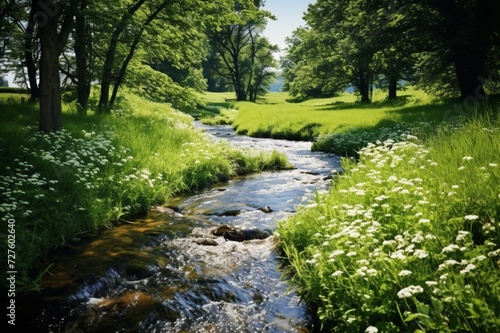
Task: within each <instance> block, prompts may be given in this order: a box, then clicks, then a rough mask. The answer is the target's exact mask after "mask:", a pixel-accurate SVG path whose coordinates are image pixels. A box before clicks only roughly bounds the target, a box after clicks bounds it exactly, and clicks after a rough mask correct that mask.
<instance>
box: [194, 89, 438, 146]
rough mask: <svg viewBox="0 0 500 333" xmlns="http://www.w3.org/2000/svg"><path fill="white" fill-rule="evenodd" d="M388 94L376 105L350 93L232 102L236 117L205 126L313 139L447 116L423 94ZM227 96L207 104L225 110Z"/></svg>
mask: <svg viewBox="0 0 500 333" xmlns="http://www.w3.org/2000/svg"><path fill="white" fill-rule="evenodd" d="M386 95H387V93H386V92H384V91H381V90H375V91H374V95H373V103H371V104H362V103H357V102H356V101H357V96H356V95H354V94H349V93H344V94H341V95H340V96H336V97H331V98H322V99H309V100H306V101H302V102H293V100H292V99H291V98H290V96H289V95H288V94H287V93H268V94H267V95H265V97H264V98H262V99H260V100H259V101H258V102H257V103H250V102H237V103H233V104H234V108H235V109H237V110H238V113H237V114H236V115H234V114H231V116H230V117H228V116H224V115H223V116H222V117H221V116H220V114H222V113H223V110H222V109H219V110H217V111H216V112H215V114H214V115H212V116H211V117H213V116H215V118H216V119H214V120H209V117H208V118H204V119H203V121H204V122H205V123H212V124H217V123H221V122H222V121H223V122H224V123H231V124H232V125H233V127H234V128H235V129H236V130H237V132H238V133H239V134H246V135H249V136H257V137H272V138H283V139H291V140H313V139H316V138H318V137H320V136H321V135H325V134H333V133H342V132H345V131H348V130H353V129H364V128H375V127H380V126H382V125H384V126H385V125H387V124H391V123H392V124H394V123H399V122H406V121H407V120H408V119H410V120H412V121H415V120H416V119H417V118H422V120H429V119H432V118H439V117H440V116H441V117H442V114H440V113H439V112H440V111H443V108H442V105H441V104H439V103H436V104H431V99H430V98H429V97H428V96H427V95H426V94H425V93H424V92H422V91H419V90H416V89H414V88H412V87H406V88H405V90H404V91H401V92H400V97H399V98H398V100H396V101H387V100H386ZM224 96H227V95H226V94H220V95H219V94H217V93H210V94H207V95H206V102H207V105H208V106H220V107H223V105H221V104H220V103H221V100H222V99H223V97H224ZM224 100H226V99H224ZM233 104H231V108H232V107H233ZM358 148H360V147H358Z"/></svg>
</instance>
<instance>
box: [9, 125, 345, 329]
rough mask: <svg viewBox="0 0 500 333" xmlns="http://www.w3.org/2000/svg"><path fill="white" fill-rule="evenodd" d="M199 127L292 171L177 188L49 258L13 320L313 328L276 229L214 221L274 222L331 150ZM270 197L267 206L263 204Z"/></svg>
mask: <svg viewBox="0 0 500 333" xmlns="http://www.w3.org/2000/svg"><path fill="white" fill-rule="evenodd" d="M197 126H198V127H200V128H201V129H203V130H204V131H205V132H207V133H208V134H209V135H210V136H213V140H214V144H216V143H217V140H228V141H229V142H231V143H232V144H234V145H237V146H241V147H247V148H257V149H263V150H273V149H276V150H279V151H281V152H284V153H286V154H287V156H288V158H289V161H290V162H291V163H292V164H293V165H294V166H295V167H296V169H294V170H286V171H279V172H263V173H260V174H254V175H250V176H245V177H238V178H235V179H232V180H230V181H229V182H227V183H222V184H217V185H215V186H213V187H211V188H209V189H206V190H204V191H202V192H200V193H198V194H196V195H192V196H186V197H179V198H176V199H175V200H173V201H171V202H169V203H168V204H167V205H166V206H165V207H157V208H155V209H153V210H152V211H151V212H150V213H149V214H148V216H147V217H145V218H141V219H137V220H135V221H130V222H131V223H126V224H124V225H122V226H120V227H117V228H114V229H111V230H108V231H106V232H104V233H103V234H102V235H101V236H99V237H97V238H95V239H93V240H92V241H90V242H86V243H82V244H79V245H77V246H75V247H73V248H70V249H65V250H64V251H61V252H60V253H58V254H56V255H55V256H54V257H53V258H51V259H50V262H51V263H52V264H53V265H52V266H51V268H50V274H47V275H46V276H45V277H44V279H43V283H42V287H43V291H42V292H43V298H33V299H32V300H30V299H25V300H23V301H22V302H21V304H20V305H19V307H18V309H17V311H18V313H21V316H22V319H21V322H19V326H18V327H23V329H25V330H29V331H32V332H179V333H180V332H196V333H198V332H200V333H203V332H214V333H215V332H217V333H226V332H227V333H232V332H248V333H254V332H276V333H278V332H280V333H283V332H302V333H305V332H311V327H312V326H313V319H312V316H311V315H310V313H309V310H308V308H307V306H306V305H305V304H304V303H303V302H300V298H299V296H298V295H297V294H296V293H295V292H294V291H293V289H291V290H289V289H290V286H289V285H288V283H287V282H286V280H284V279H283V278H282V273H283V272H282V271H281V270H280V269H279V264H280V258H279V256H278V254H277V253H276V251H275V247H276V243H277V239H276V236H275V235H273V236H271V237H269V238H266V239H264V240H249V241H245V242H234V241H229V240H225V239H224V238H223V237H215V236H214V235H213V234H212V231H213V230H214V228H216V227H217V226H219V225H221V224H227V225H230V226H234V227H238V228H243V229H251V228H258V229H268V230H275V229H276V226H277V223H278V222H279V221H280V220H282V219H284V218H286V217H287V216H289V215H290V214H293V212H294V211H295V209H296V206H297V205H300V204H306V203H307V200H309V199H310V198H311V196H312V195H313V193H314V191H316V190H325V189H327V187H328V186H329V183H330V181H331V178H332V170H339V169H340V159H339V157H338V156H335V155H329V154H324V153H315V152H311V150H310V147H311V143H310V142H291V141H284V140H272V139H257V138H249V137H246V136H238V135H236V134H235V133H234V131H233V130H232V129H231V128H230V127H229V126H213V127H212V126H203V125H201V124H197ZM266 206H269V207H270V208H271V210H272V211H270V212H269V211H267V212H265V211H263V210H265V209H262V208H263V207H266Z"/></svg>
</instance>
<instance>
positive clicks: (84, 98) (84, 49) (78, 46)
mask: <svg viewBox="0 0 500 333" xmlns="http://www.w3.org/2000/svg"><path fill="white" fill-rule="evenodd" d="M86 7H87V0H81V1H80V6H79V11H78V12H77V14H76V26H75V58H76V77H77V80H78V85H77V87H76V90H77V103H78V112H79V113H81V114H84V115H86V114H87V106H88V101H89V96H90V79H89V77H90V75H89V72H88V69H89V67H90V66H89V59H88V58H89V55H90V52H89V39H90V38H89V36H88V33H89V32H88V29H87V23H86V21H85V15H84V14H83V12H84V11H85V9H86Z"/></svg>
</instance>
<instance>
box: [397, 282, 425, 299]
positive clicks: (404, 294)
mask: <svg viewBox="0 0 500 333" xmlns="http://www.w3.org/2000/svg"><path fill="white" fill-rule="evenodd" d="M422 292H424V288H422V287H421V286H414V285H411V286H409V287H406V288H403V289H401V290H400V291H398V294H397V295H398V297H399V298H408V297H412V296H413V295H415V294H418V293H422Z"/></svg>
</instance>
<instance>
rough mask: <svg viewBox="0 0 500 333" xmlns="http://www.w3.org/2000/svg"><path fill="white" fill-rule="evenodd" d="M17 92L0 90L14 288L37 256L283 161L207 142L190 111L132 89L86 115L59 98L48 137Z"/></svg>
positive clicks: (1, 204) (2, 210)
mask: <svg viewBox="0 0 500 333" xmlns="http://www.w3.org/2000/svg"><path fill="white" fill-rule="evenodd" d="M21 97H22V96H20V95H12V96H10V97H8V98H10V100H9V101H7V100H6V99H4V97H0V106H1V110H2V112H1V113H0V119H1V122H2V132H1V133H0V152H1V154H2V156H3V157H2V159H1V160H0V190H1V193H0V198H1V201H0V215H1V216H2V219H3V220H5V221H6V220H7V219H10V218H13V219H15V220H16V254H17V260H16V268H17V271H18V278H19V279H18V280H17V287H18V290H20V291H21V290H27V289H30V288H36V287H37V286H36V280H33V279H36V276H37V275H38V273H39V272H41V271H43V270H44V268H43V267H40V266H39V264H40V260H43V258H44V256H46V255H47V254H48V253H49V251H51V250H53V249H55V248H57V247H60V246H64V245H67V244H70V243H71V242H73V241H75V240H76V239H79V238H82V237H85V236H88V235H92V234H94V233H96V232H98V231H99V230H101V229H103V228H107V227H109V226H110V225H111V224H113V223H120V222H121V221H123V219H128V218H131V217H133V216H134V215H136V214H142V213H145V212H147V211H148V209H149V208H150V206H151V205H156V204H161V203H163V202H164V201H165V200H167V199H169V198H171V197H172V196H173V195H175V194H179V193H181V192H189V191H194V190H198V189H200V188H203V187H205V186H207V185H209V184H213V183H215V182H219V181H223V180H227V179H229V178H230V177H231V176H233V175H236V174H241V173H247V172H257V171H261V170H264V169H279V168H285V167H289V166H288V164H287V162H286V158H285V157H284V156H283V155H282V154H278V153H269V154H261V153H257V152H253V151H240V150H238V149H235V148H233V147H231V146H229V144H227V143H219V142H217V144H214V142H212V141H211V140H210V139H209V138H208V137H206V136H205V135H204V134H203V133H202V132H201V131H199V130H196V129H195V128H194V127H193V126H192V125H191V121H192V118H191V117H189V116H187V115H185V114H183V113H181V112H179V111H175V110H173V109H171V108H170V107H169V106H168V105H166V104H159V103H153V102H150V101H147V100H145V99H142V98H140V97H138V96H135V95H133V94H130V93H129V94H127V95H126V99H122V100H121V101H120V103H119V107H120V108H119V109H117V110H116V111H115V112H114V113H113V114H111V115H99V114H92V115H89V116H87V117H84V116H81V115H78V114H77V113H76V110H74V109H73V110H72V108H71V107H68V106H67V105H65V108H64V109H65V110H66V111H65V113H64V117H65V119H64V120H65V123H66V129H65V130H63V131H60V132H58V133H53V134H46V135H44V134H41V133H40V132H38V131H37V126H36V123H37V111H38V110H37V105H36V104H35V103H24V104H21V103H19V101H20V99H21ZM93 103H95V101H93ZM2 239H3V241H2V242H3V246H2V251H4V252H2V253H4V254H3V255H4V257H6V254H5V251H6V250H7V246H6V244H5V242H6V239H7V237H2ZM37 272H38V273H37Z"/></svg>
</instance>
